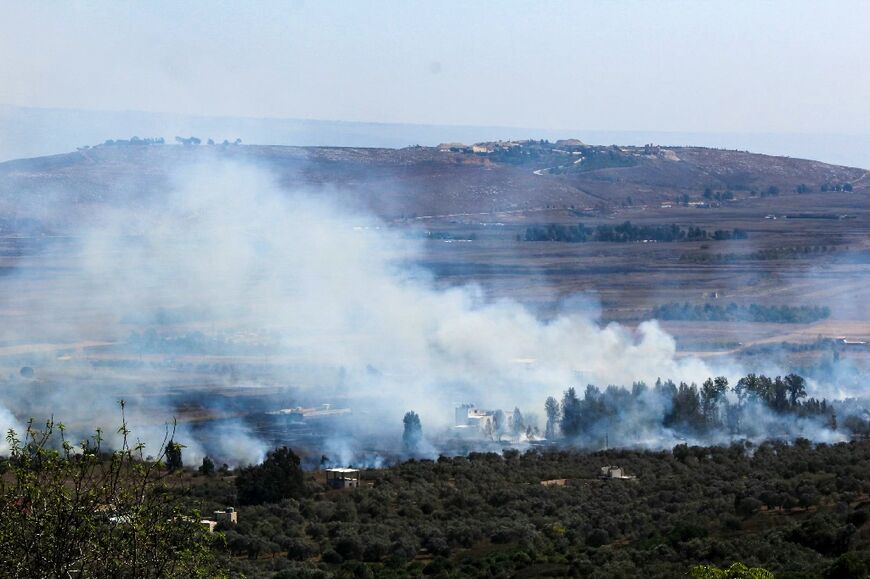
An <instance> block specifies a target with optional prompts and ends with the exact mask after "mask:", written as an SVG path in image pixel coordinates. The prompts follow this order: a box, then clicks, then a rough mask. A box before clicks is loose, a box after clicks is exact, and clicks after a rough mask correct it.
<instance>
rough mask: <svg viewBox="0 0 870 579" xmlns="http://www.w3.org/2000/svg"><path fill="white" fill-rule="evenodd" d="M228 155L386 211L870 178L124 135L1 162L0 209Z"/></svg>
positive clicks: (676, 163)
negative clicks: (155, 140) (157, 141)
mask: <svg viewBox="0 0 870 579" xmlns="http://www.w3.org/2000/svg"><path fill="white" fill-rule="evenodd" d="M225 161H235V162H242V163H251V164H255V165H258V166H262V167H265V168H267V169H268V170H269V171H271V172H272V173H273V174H275V175H276V177H277V179H278V180H279V181H280V182H281V183H282V184H283V185H285V186H287V187H288V188H291V189H298V188H306V189H311V190H313V191H316V192H318V193H326V194H329V195H331V196H334V197H337V198H338V200H339V201H340V202H346V203H349V204H354V205H361V206H363V207H365V208H367V209H369V210H371V211H373V212H375V213H376V214H378V215H379V216H381V217H382V218H384V219H388V220H394V219H401V218H420V217H424V216H425V217H446V216H455V215H457V214H481V213H493V214H494V213H500V212H511V213H512V214H515V215H519V216H520V218H523V217H529V216H531V217H530V218H537V217H536V216H535V213H538V212H541V211H546V210H560V211H567V212H569V215H570V213H571V212H584V211H585V212H595V213H597V214H607V213H609V212H613V211H615V210H618V209H621V208H622V209H627V208H631V207H636V208H637V207H644V208H660V207H661V206H662V205H663V204H664V205H665V206H667V205H668V204H674V203H675V204H686V203H691V204H693V205H702V206H705V205H712V206H717V205H723V204H725V205H733V204H734V203H735V202H739V201H741V200H751V199H755V198H763V197H767V196H777V197H793V196H794V197H797V196H798V193H797V191H801V192H802V193H803V194H804V195H803V197H805V198H811V197H812V193H821V192H822V191H823V190H825V189H829V190H835V189H842V188H845V189H847V190H852V191H854V192H861V191H866V190H867V189H868V188H870V179H865V175H866V171H864V170H862V169H857V168H850V167H841V166H836V165H828V164H825V163H820V162H816V161H808V160H803V159H793V158H788V157H773V156H768V155H759V154H752V153H747V152H741V151H731V150H721V149H705V148H698V147H667V148H666V147H658V146H646V147H616V146H611V147H601V146H590V145H584V144H582V143H580V142H579V141H575V140H568V141H557V142H556V143H549V142H545V141H544V142H539V141H513V142H494V143H480V144H477V145H474V146H465V145H461V144H449V145H443V146H440V147H409V148H404V149H379V148H335V147H285V146H257V145H232V144H230V145H163V144H161V145H144V144H129V142H128V141H119V142H117V143H114V144H104V145H100V146H96V147H89V148H81V149H80V150H78V151H76V152H72V153H67V154H63V155H54V156H49V157H38V158H33V159H22V160H16V161H8V162H5V163H0V214H2V215H3V216H4V217H5V218H6V219H10V218H13V217H14V218H18V219H27V218H33V219H39V220H43V219H45V220H48V221H49V222H50V223H49V224H48V226H49V227H50V228H57V227H60V228H63V223H62V220H58V219H57V218H56V216H52V211H51V210H52V209H57V208H60V207H62V208H63V211H62V214H63V218H64V219H65V218H69V217H71V216H74V215H76V213H77V211H76V210H79V211H81V213H80V214H81V215H86V214H87V213H88V212H89V211H90V210H91V209H92V208H93V207H94V206H99V205H109V206H112V205H115V204H124V203H130V202H133V203H135V202H137V201H141V200H142V199H143V198H147V197H150V196H153V195H158V194H160V193H161V192H162V191H164V190H165V189H166V188H167V186H168V185H169V184H170V180H171V178H172V175H174V174H175V173H176V172H177V171H178V170H181V169H184V168H186V167H189V166H190V165H198V164H207V163H211V162H225ZM705 193H706V194H705ZM862 199H863V196H862Z"/></svg>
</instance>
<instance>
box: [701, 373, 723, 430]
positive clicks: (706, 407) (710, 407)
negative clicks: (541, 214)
mask: <svg viewBox="0 0 870 579" xmlns="http://www.w3.org/2000/svg"><path fill="white" fill-rule="evenodd" d="M727 392H728V379H727V378H725V377H724V376H719V377H717V378H716V379H715V380H714V379H711V378H707V380H705V381H704V384H703V385H702V386H701V413H702V415H703V417H704V425H705V426H706V427H707V428H711V427H715V426H716V425H717V424H718V423H719V401H720V400H723V399H724V398H725V394H726V393H727Z"/></svg>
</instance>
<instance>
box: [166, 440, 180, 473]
mask: <svg viewBox="0 0 870 579" xmlns="http://www.w3.org/2000/svg"><path fill="white" fill-rule="evenodd" d="M182 448H184V446H183V445H181V444H179V443H177V442H175V441H174V440H172V439H171V438H170V439H169V442H167V443H166V467H167V468H168V469H169V470H170V471H176V470H179V469H180V468H182V467H184V461H182V460H181V449H182Z"/></svg>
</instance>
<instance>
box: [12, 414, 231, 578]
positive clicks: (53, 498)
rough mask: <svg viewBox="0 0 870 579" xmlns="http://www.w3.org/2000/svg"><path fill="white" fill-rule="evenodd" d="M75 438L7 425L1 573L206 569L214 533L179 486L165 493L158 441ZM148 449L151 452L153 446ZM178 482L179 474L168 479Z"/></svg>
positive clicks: (207, 572) (188, 573)
mask: <svg viewBox="0 0 870 579" xmlns="http://www.w3.org/2000/svg"><path fill="white" fill-rule="evenodd" d="M118 432H119V434H120V436H121V442H120V444H119V446H118V448H117V449H116V450H114V451H111V452H110V451H108V450H107V449H105V448H104V447H103V435H102V432H101V431H100V430H97V431H96V433H95V435H94V436H93V437H92V438H90V439H87V440H85V441H83V442H82V443H80V444H78V445H74V444H72V443H70V442H69V440H67V438H66V433H65V428H64V426H63V425H62V424H56V423H54V422H52V421H48V422H47V423H46V424H45V427H44V428H41V429H37V428H34V426H33V423H32V422H31V423H30V424H29V425H28V426H27V429H26V431H25V432H24V433H23V437H21V438H19V436H18V434H17V433H15V432H14V431H11V432H10V433H9V436H8V439H7V440H8V441H9V445H10V450H9V459H8V461H7V462H6V468H7V471H6V473H5V475H4V476H3V477H0V545H2V549H0V569H2V571H0V575H3V576H9V577H133V578H145V577H149V578H150V577H214V576H215V575H216V574H218V575H220V574H219V573H218V571H217V569H216V562H215V557H214V552H213V551H212V541H213V539H214V536H211V535H209V534H208V533H207V532H206V531H205V530H204V529H203V528H202V526H201V525H200V524H199V519H200V518H199V516H198V514H197V513H196V512H195V511H193V510H189V509H187V508H185V507H184V505H183V504H182V502H181V498H180V494H173V493H170V492H167V490H166V489H167V486H168V485H170V484H173V483H172V482H171V480H172V479H171V478H168V477H169V476H172V475H167V474H166V471H165V469H164V468H163V460H164V459H165V458H166V457H165V453H166V447H167V445H166V444H163V445H162V446H161V447H160V448H158V449H149V454H156V456H157V459H156V460H146V458H145V446H144V445H143V444H137V445H135V446H132V447H131V446H130V445H129V442H128V441H129V440H130V432H129V430H128V429H127V424H126V419H125V418H123V403H122V420H121V428H120V429H119V430H118ZM155 451H156V452H155ZM175 484H178V483H175Z"/></svg>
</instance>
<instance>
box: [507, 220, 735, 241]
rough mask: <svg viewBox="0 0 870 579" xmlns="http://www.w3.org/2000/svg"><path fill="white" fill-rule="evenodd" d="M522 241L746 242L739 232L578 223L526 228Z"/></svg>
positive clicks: (673, 226) (677, 227)
mask: <svg viewBox="0 0 870 579" xmlns="http://www.w3.org/2000/svg"><path fill="white" fill-rule="evenodd" d="M523 239H524V240H525V241H564V242H568V243H582V242H586V241H601V242H610V243H636V242H641V241H647V242H648V241H656V242H672V241H706V240H714V241H724V240H728V239H746V232H744V231H743V230H741V229H733V230H726V229H717V230H716V231H714V232H712V233H710V232H708V231H707V230H706V229H701V228H700V227H689V228H683V227H680V226H679V225H676V224H672V225H633V224H632V223H631V222H630V221H626V222H625V223H621V224H619V225H607V224H602V225H597V226H595V227H594V228H593V227H587V226H585V225H583V224H582V223H580V224H577V225H560V224H558V223H551V224H549V225H546V226H540V225H538V226H533V227H528V228H526V233H525V236H524V238H523Z"/></svg>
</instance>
